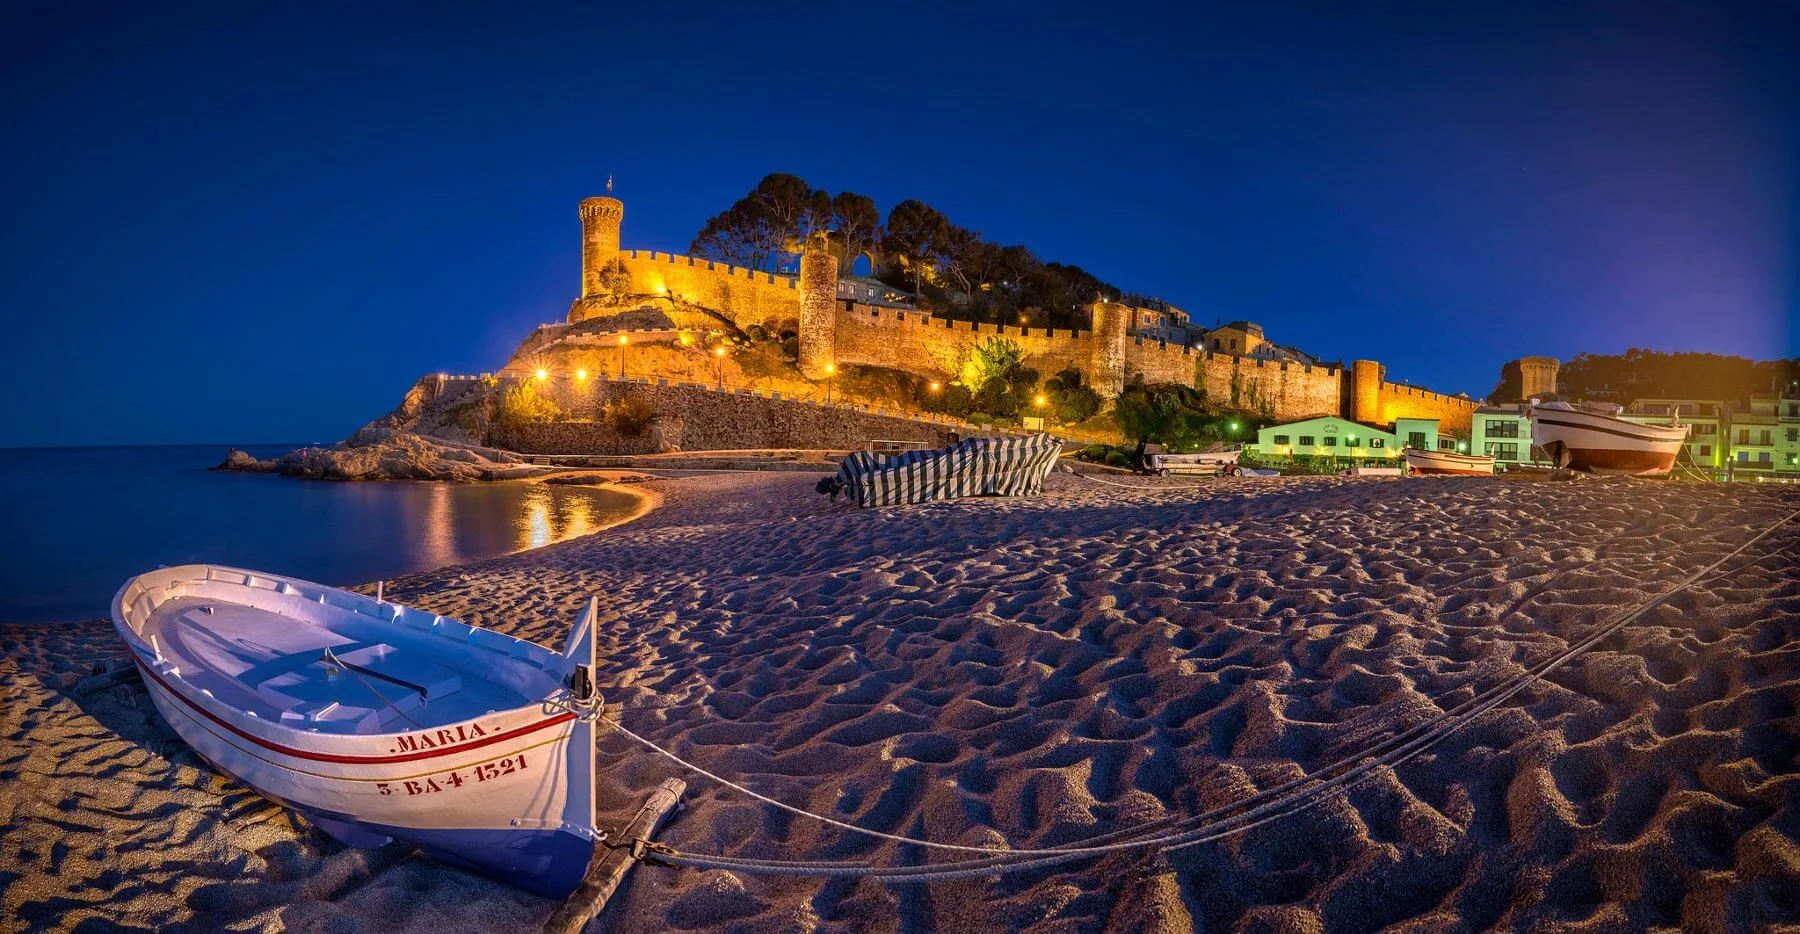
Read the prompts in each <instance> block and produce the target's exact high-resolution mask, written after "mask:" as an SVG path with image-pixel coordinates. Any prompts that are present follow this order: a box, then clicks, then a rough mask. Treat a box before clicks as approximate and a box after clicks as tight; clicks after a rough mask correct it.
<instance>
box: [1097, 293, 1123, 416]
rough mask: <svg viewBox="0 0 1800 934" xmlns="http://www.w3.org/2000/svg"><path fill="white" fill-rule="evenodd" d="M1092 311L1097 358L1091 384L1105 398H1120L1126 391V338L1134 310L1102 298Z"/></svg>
mask: <svg viewBox="0 0 1800 934" xmlns="http://www.w3.org/2000/svg"><path fill="white" fill-rule="evenodd" d="M1089 310H1090V311H1091V312H1092V313H1093V316H1094V319H1093V320H1094V356H1093V360H1092V362H1091V363H1090V364H1089V370H1090V372H1089V373H1088V384H1089V385H1090V386H1092V387H1093V389H1094V391H1095V392H1097V393H1099V394H1100V397H1101V398H1103V399H1117V398H1118V397H1119V394H1120V393H1122V392H1124V391H1125V338H1126V336H1127V334H1128V332H1129V331H1130V329H1131V309H1130V308H1127V307H1125V306H1124V305H1121V304H1119V303H1118V302H1109V301H1106V300H1105V299H1100V300H1098V301H1096V302H1094V304H1093V305H1092V306H1090V308H1089Z"/></svg>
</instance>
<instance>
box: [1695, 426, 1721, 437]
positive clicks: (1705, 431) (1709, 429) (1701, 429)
mask: <svg viewBox="0 0 1800 934" xmlns="http://www.w3.org/2000/svg"><path fill="white" fill-rule="evenodd" d="M1718 433H1719V426H1717V425H1695V426H1694V434H1697V435H1716V434H1718Z"/></svg>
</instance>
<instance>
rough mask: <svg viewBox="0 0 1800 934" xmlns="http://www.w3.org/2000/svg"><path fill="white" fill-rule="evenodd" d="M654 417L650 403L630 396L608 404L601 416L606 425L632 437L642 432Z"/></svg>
mask: <svg viewBox="0 0 1800 934" xmlns="http://www.w3.org/2000/svg"><path fill="white" fill-rule="evenodd" d="M655 418H656V409H655V408H654V407H652V406H651V405H650V403H648V402H645V401H644V400H642V399H639V398H636V397H630V396H628V397H626V398H624V399H620V400H618V401H616V402H613V403H612V404H610V405H608V406H607V407H606V411H605V413H604V414H603V415H602V416H601V420H602V421H604V422H606V425H607V427H609V428H611V429H612V430H614V431H616V432H618V433H619V434H622V435H625V436H627V437H633V438H635V437H637V436H638V435H641V434H643V433H644V430H645V429H646V428H649V427H650V422H651V421H652V420H654V419H655Z"/></svg>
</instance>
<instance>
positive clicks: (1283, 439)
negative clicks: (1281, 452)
mask: <svg viewBox="0 0 1800 934" xmlns="http://www.w3.org/2000/svg"><path fill="white" fill-rule="evenodd" d="M1275 443H1276V444H1286V443H1288V436H1287V435H1276V436H1275Z"/></svg>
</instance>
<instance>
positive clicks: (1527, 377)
mask: <svg viewBox="0 0 1800 934" xmlns="http://www.w3.org/2000/svg"><path fill="white" fill-rule="evenodd" d="M1560 366H1562V364H1561V363H1559V362H1557V359H1556V358H1555V357H1520V358H1519V398H1521V399H1531V398H1539V399H1541V398H1544V397H1546V396H1554V395H1556V370H1557V368H1558V367H1560Z"/></svg>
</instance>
